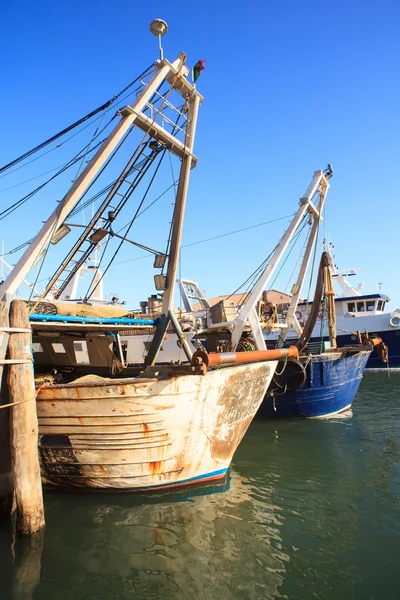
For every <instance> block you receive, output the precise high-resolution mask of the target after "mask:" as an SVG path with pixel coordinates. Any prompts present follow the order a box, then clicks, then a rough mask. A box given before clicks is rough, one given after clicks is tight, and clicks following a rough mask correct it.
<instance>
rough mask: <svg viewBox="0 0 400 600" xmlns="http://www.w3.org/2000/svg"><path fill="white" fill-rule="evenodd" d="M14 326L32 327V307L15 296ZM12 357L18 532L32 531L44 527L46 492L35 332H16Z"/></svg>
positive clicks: (12, 335)
mask: <svg viewBox="0 0 400 600" xmlns="http://www.w3.org/2000/svg"><path fill="white" fill-rule="evenodd" d="M10 327H15V328H25V329H28V328H29V319H28V309H27V306H26V303H25V302H24V301H23V300H13V301H12V302H11V309H10ZM8 348H9V357H10V359H11V360H15V361H20V362H18V363H16V364H10V366H9V374H8V390H9V399H10V402H13V403H15V405H14V406H13V407H12V428H11V431H12V457H13V466H14V485H15V499H16V503H17V532H18V533H20V534H30V533H34V532H35V531H38V530H39V529H41V528H42V527H44V525H45V522H44V509H43V492H42V484H41V480H40V467H39V455H38V420H37V414H36V392H35V382H34V377H33V368H32V333H31V332H25V333H21V332H19V333H18V332H12V333H10V339H9V342H8Z"/></svg>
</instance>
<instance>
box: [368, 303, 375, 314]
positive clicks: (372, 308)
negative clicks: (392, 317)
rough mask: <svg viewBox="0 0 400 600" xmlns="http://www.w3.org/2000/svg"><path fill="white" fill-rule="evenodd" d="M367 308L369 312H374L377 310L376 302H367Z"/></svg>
mask: <svg viewBox="0 0 400 600" xmlns="http://www.w3.org/2000/svg"><path fill="white" fill-rule="evenodd" d="M366 306H367V312H372V311H373V310H375V301H374V300H367V302H366Z"/></svg>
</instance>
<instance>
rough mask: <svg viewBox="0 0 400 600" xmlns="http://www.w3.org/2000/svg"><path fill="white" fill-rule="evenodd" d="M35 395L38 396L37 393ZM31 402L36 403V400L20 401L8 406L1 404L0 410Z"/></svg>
mask: <svg viewBox="0 0 400 600" xmlns="http://www.w3.org/2000/svg"><path fill="white" fill-rule="evenodd" d="M37 394H38V392H36V395H37ZM32 401H35V402H36V398H29V399H28V400H20V401H19V402H10V403H9V404H1V405H0V409H1V408H9V407H10V406H17V405H18V404H25V402H32Z"/></svg>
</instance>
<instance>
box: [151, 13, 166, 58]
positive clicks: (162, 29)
mask: <svg viewBox="0 0 400 600" xmlns="http://www.w3.org/2000/svg"><path fill="white" fill-rule="evenodd" d="M150 31H151V33H152V34H153V35H155V36H156V37H158V49H159V51H160V60H162V59H163V58H164V52H163V48H162V45H161V38H162V36H163V35H165V34H166V33H167V31H168V25H167V23H166V22H165V21H163V20H162V19H154V21H152V22H151V23H150Z"/></svg>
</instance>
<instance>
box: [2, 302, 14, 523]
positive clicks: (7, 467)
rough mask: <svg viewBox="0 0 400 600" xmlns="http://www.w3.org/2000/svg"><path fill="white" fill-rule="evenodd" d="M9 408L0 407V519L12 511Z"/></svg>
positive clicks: (4, 317) (4, 315)
mask: <svg viewBox="0 0 400 600" xmlns="http://www.w3.org/2000/svg"><path fill="white" fill-rule="evenodd" d="M0 327H8V305H7V303H6V302H0ZM7 346H8V333H5V332H1V331H0V360H4V359H5V357H6V354H7ZM6 371H7V367H3V365H1V364H0V405H2V404H8V403H9V401H8V391H7V381H6ZM10 415H11V410H10V408H2V409H0V520H4V519H8V518H9V517H10V516H11V514H12V512H13V500H14V477H13V471H12V461H11V433H10Z"/></svg>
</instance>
